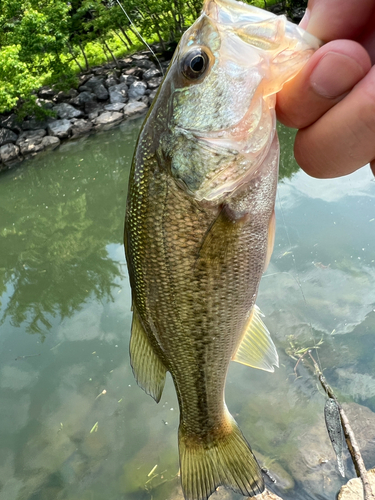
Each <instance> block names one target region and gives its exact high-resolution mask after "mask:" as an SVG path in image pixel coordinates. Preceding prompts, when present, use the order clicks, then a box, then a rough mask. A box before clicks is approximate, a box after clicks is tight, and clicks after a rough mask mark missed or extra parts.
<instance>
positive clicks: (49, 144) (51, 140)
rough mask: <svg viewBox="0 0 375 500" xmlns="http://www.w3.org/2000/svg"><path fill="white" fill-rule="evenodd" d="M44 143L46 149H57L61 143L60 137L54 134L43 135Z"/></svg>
mask: <svg viewBox="0 0 375 500" xmlns="http://www.w3.org/2000/svg"><path fill="white" fill-rule="evenodd" d="M42 144H43V147H44V149H46V150H49V149H56V148H57V147H58V146H59V145H60V139H59V138H58V137H55V136H53V135H47V136H46V137H43V139H42Z"/></svg>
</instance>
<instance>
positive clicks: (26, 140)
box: [17, 129, 46, 158]
mask: <svg viewBox="0 0 375 500" xmlns="http://www.w3.org/2000/svg"><path fill="white" fill-rule="evenodd" d="M45 135H46V131H45V130H44V129H39V130H27V131H25V132H22V133H21V134H20V136H19V137H18V139H17V145H18V146H19V148H20V152H21V154H22V155H23V156H24V157H25V158H30V157H31V156H35V155H36V153H39V151H42V150H43V149H44V145H43V144H42V140H43V137H44V136H45Z"/></svg>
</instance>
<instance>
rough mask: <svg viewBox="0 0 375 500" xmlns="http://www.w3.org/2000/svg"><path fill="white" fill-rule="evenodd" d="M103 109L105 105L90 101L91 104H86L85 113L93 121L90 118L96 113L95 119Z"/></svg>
mask: <svg viewBox="0 0 375 500" xmlns="http://www.w3.org/2000/svg"><path fill="white" fill-rule="evenodd" d="M103 109H104V106H103V104H100V103H98V102H95V101H89V102H86V103H85V113H86V114H87V115H88V116H89V119H90V120H92V118H91V117H90V116H91V115H92V114H93V113H96V115H95V116H94V118H95V117H97V116H98V115H99V114H100V113H101V112H102V111H103Z"/></svg>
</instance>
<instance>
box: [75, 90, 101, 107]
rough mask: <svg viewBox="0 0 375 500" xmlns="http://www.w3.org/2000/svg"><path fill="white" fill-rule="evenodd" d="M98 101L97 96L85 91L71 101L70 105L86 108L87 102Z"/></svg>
mask: <svg viewBox="0 0 375 500" xmlns="http://www.w3.org/2000/svg"><path fill="white" fill-rule="evenodd" d="M96 101H97V97H96V94H94V93H93V92H89V91H87V90H84V91H83V92H81V93H80V94H78V95H77V97H74V99H71V101H70V104H73V105H75V106H85V104H86V103H87V102H96Z"/></svg>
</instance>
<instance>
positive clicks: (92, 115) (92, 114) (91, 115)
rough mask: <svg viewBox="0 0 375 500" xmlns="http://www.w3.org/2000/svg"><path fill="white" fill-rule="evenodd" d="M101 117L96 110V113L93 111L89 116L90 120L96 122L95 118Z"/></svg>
mask: <svg viewBox="0 0 375 500" xmlns="http://www.w3.org/2000/svg"><path fill="white" fill-rule="evenodd" d="M97 116H99V111H98V110H95V111H92V112H91V113H88V115H87V118H88V119H89V120H95V118H96V117H97Z"/></svg>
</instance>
